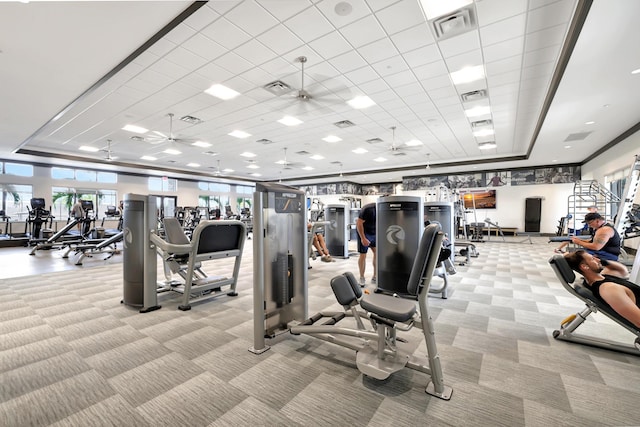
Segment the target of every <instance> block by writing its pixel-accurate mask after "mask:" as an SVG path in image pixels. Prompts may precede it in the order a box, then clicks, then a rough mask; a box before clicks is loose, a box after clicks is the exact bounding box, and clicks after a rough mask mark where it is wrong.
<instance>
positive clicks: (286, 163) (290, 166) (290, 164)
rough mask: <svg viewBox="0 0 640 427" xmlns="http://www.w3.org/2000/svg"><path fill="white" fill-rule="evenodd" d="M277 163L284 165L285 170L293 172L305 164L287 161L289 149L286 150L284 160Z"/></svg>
mask: <svg viewBox="0 0 640 427" xmlns="http://www.w3.org/2000/svg"><path fill="white" fill-rule="evenodd" d="M276 163H278V164H279V165H282V169H283V170H291V169H293V168H298V167H303V166H304V163H299V162H290V161H288V160H287V148H286V147H285V148H284V160H278V161H277V162H276Z"/></svg>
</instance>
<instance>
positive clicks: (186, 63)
mask: <svg viewBox="0 0 640 427" xmlns="http://www.w3.org/2000/svg"><path fill="white" fill-rule="evenodd" d="M164 59H166V60H167V61H170V62H173V63H175V64H178V65H179V66H181V67H183V68H187V69H190V70H194V69H198V68H200V67H202V66H203V65H204V64H206V63H207V62H208V60H207V59H206V58H203V57H202V56H200V55H197V54H195V53H193V52H191V51H189V50H187V49H185V48H183V47H181V46H178V47H176V48H175V49H173V50H172V51H171V52H169V53H168V54H166V55H165V57H164Z"/></svg>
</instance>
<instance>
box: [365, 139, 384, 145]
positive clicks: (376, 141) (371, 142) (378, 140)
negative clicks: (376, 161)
mask: <svg viewBox="0 0 640 427" xmlns="http://www.w3.org/2000/svg"><path fill="white" fill-rule="evenodd" d="M367 142H368V143H369V144H379V143H381V142H382V139H380V138H371V139H367Z"/></svg>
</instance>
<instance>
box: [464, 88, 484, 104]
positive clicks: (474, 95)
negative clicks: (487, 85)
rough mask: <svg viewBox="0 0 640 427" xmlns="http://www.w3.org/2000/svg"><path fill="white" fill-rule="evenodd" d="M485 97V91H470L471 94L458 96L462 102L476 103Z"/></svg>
mask: <svg viewBox="0 0 640 427" xmlns="http://www.w3.org/2000/svg"><path fill="white" fill-rule="evenodd" d="M486 97H487V91H486V90H485V89H480V90H472V91H471V92H467V93H463V94H462V95H460V99H462V102H471V101H478V100H480V99H484V98H486Z"/></svg>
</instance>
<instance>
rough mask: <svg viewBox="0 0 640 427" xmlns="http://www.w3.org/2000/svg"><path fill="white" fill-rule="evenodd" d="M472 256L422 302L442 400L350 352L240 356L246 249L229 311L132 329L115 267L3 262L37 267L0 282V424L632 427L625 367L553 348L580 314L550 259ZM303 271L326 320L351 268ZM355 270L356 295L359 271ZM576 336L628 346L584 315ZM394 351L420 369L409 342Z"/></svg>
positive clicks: (170, 311) (308, 346)
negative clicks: (370, 370) (377, 373)
mask: <svg viewBox="0 0 640 427" xmlns="http://www.w3.org/2000/svg"><path fill="white" fill-rule="evenodd" d="M507 239H508V238H507ZM249 243H250V242H249ZM477 246H478V251H479V252H480V256H479V257H478V258H473V259H472V261H471V263H470V264H467V265H464V266H457V269H458V271H457V273H456V274H455V275H452V276H449V286H450V287H451V292H450V295H449V298H447V299H443V298H440V296H439V295H436V294H434V295H433V296H431V297H430V298H429V306H430V309H431V316H432V318H433V320H434V323H435V329H436V341H437V343H438V350H439V353H440V359H441V364H442V369H443V372H444V379H445V383H446V384H447V385H449V386H451V387H453V390H454V391H453V396H452V399H451V400H450V401H443V400H440V399H437V398H435V397H431V396H429V395H427V394H426V393H425V391H424V390H425V387H426V385H427V383H428V381H429V376H428V375H427V374H424V373H421V372H416V371H412V370H409V369H404V370H402V371H400V372H397V373H395V374H393V375H392V376H391V377H389V378H388V379H386V380H383V381H379V380H374V379H371V378H368V377H366V376H363V375H362V374H361V373H360V372H359V371H358V370H357V368H356V361H355V360H356V358H355V352H353V351H352V350H349V349H347V348H344V347H340V346H337V345H334V344H331V343H327V342H325V341H321V340H318V339H316V338H313V337H310V336H292V335H290V334H282V335H280V336H278V337H276V338H274V339H272V340H268V344H269V345H270V346H271V348H270V350H268V351H266V352H265V353H263V354H260V355H256V354H253V353H251V352H249V351H248V349H249V347H251V346H252V345H253V317H252V311H253V295H252V294H253V292H252V288H253V283H252V280H253V276H252V267H253V263H252V258H253V257H252V249H253V248H252V245H251V244H247V245H245V254H244V258H243V263H242V268H241V274H240V279H239V285H238V292H239V295H238V296H237V297H229V296H221V297H218V298H215V299H212V300H209V301H204V302H200V303H196V304H193V307H192V309H191V310H190V311H187V312H183V311H180V310H178V309H177V307H178V305H180V304H181V303H182V300H181V296H180V295H178V294H173V293H165V294H161V295H159V303H160V304H161V305H162V309H160V310H158V311H154V312H150V313H145V314H140V313H138V311H137V310H135V309H133V308H131V307H127V306H124V305H123V304H121V299H122V295H123V284H122V282H123V281H122V275H123V272H122V264H121V263H119V262H118V261H117V260H118V257H114V258H112V259H110V260H109V261H108V262H100V261H96V262H93V261H92V262H87V263H85V265H84V266H81V267H80V266H78V267H76V266H65V265H64V262H65V261H61V260H59V259H58V257H59V256H60V254H59V253H58V252H55V251H52V252H51V253H46V254H44V253H42V254H40V253H39V254H38V257H29V256H28V255H27V250H26V249H25V251H24V253H18V252H17V251H12V252H11V255H9V256H10V257H14V258H15V260H12V261H8V260H6V259H3V262H5V263H7V265H9V264H10V265H16V269H19V268H20V267H19V266H20V264H21V263H25V265H26V264H27V263H29V265H28V266H27V267H25V268H24V269H23V270H24V271H37V267H35V266H34V264H35V263H42V264H43V265H44V266H45V267H43V271H42V274H39V275H31V276H19V275H16V274H13V273H12V274H7V275H4V276H2V277H4V278H3V279H0V338H1V339H0V425H2V426H20V427H22V426H57V427H67V426H141V427H144V426H176V425H188V426H203V427H218V426H346V425H349V426H367V427H377V426H390V425H393V426H509V427H512V426H576V425H580V426H621V425H625V426H626V425H640V411H638V410H637V406H638V402H640V357H635V356H631V355H626V354H622V353H614V352H611V351H606V350H602V349H596V348H591V347H586V346H581V345H577V344H571V343H566V342H560V341H556V340H554V339H553V338H552V332H553V330H554V329H557V328H558V327H559V325H560V322H561V321H562V319H564V318H565V317H567V316H568V315H570V314H573V313H575V312H577V311H579V310H581V309H582V307H583V305H582V303H581V302H580V301H579V300H577V299H575V298H573V297H572V296H571V295H569V294H567V293H566V291H564V289H563V288H562V286H561V285H560V284H559V283H558V282H557V279H556V278H555V275H554V273H553V271H552V270H551V268H550V267H549V266H548V264H547V260H548V259H549V257H550V256H551V255H552V250H553V246H552V245H549V244H548V243H547V242H546V239H545V238H539V237H534V238H533V244H528V243H517V238H512V239H511V240H510V241H509V242H499V241H495V240H492V241H490V242H483V243H478V244H477ZM16 254H17V255H16ZM3 256H7V255H5V253H3V252H1V251H0V257H3ZM214 262H215V263H216V264H215V266H214V264H211V265H207V269H205V271H209V270H210V271H211V272H213V273H215V274H216V275H228V274H230V273H231V268H232V264H231V263H232V260H222V261H220V260H217V261H214ZM207 263H208V262H207ZM310 264H311V266H312V267H313V268H312V269H310V270H308V282H309V290H308V294H309V314H310V315H311V314H313V313H315V312H317V311H321V310H333V311H337V310H340V309H341V307H340V306H339V305H338V304H337V302H336V301H335V298H334V297H333V294H332V292H331V289H330V286H329V280H330V279H331V277H333V275H335V274H339V273H342V272H344V271H352V272H354V273H357V259H356V257H351V258H350V259H347V260H342V259H338V260H336V262H333V263H324V262H321V261H320V259H317V260H311V261H310ZM47 265H48V266H52V267H53V268H50V269H48V268H47V267H46V266H47ZM367 269H368V271H367V280H368V281H369V280H370V278H371V275H372V274H371V263H370V258H369V260H368V263H367ZM158 271H159V276H158V277H159V279H162V277H163V276H162V274H161V270H160V269H159V270H158ZM12 276H15V277H12ZM441 284H442V281H441V280H440V279H436V280H434V287H436V286H441ZM367 289H368V290H369V291H373V286H372V285H371V284H368V285H367ZM348 321H349V319H346V320H345V322H348ZM580 331H581V332H582V333H585V334H591V335H596V336H600V337H606V338H609V339H613V340H618V341H621V342H624V343H631V342H632V336H631V334H629V333H628V332H627V331H626V330H624V329H623V328H621V327H619V326H618V325H616V324H615V323H614V322H612V321H610V320H609V319H607V318H605V317H604V316H601V315H599V314H597V315H595V316H591V317H590V318H589V320H588V321H587V322H585V324H584V325H583V326H582V327H581V328H580ZM400 336H402V337H405V338H407V339H408V340H409V341H410V342H409V343H408V344H406V347H407V348H410V351H413V353H414V355H416V356H420V357H424V356H425V355H426V347H425V344H424V338H423V337H422V336H421V334H420V331H419V330H416V329H414V330H411V331H409V332H407V333H400ZM403 345H404V344H403Z"/></svg>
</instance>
